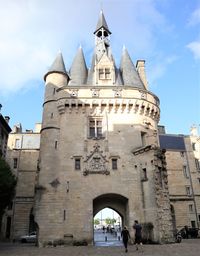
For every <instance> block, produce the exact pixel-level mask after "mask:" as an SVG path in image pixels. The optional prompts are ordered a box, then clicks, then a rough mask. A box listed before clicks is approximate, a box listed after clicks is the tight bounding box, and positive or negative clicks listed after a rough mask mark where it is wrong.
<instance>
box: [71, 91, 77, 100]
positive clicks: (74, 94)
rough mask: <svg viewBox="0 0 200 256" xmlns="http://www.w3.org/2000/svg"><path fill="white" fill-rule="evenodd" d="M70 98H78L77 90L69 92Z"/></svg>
mask: <svg viewBox="0 0 200 256" xmlns="http://www.w3.org/2000/svg"><path fill="white" fill-rule="evenodd" d="M70 97H72V98H75V97H78V90H77V89H74V90H70Z"/></svg>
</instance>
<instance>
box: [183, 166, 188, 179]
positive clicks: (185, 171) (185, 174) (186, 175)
mask: <svg viewBox="0 0 200 256" xmlns="http://www.w3.org/2000/svg"><path fill="white" fill-rule="evenodd" d="M183 175H184V176H185V178H189V170H188V166H187V165H183Z"/></svg>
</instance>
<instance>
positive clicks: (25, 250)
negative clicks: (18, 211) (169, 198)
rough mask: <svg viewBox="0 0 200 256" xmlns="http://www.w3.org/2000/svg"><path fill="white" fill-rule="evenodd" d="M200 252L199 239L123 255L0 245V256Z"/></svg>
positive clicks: (112, 253) (111, 250) (111, 254)
mask: <svg viewBox="0 0 200 256" xmlns="http://www.w3.org/2000/svg"><path fill="white" fill-rule="evenodd" d="M199 252H200V239H188V240H183V242H182V243H180V244H168V245H166V244H165V245H143V248H142V250H140V251H136V250H135V246H134V245H130V246H129V252H128V253H124V248H123V247H122V246H115V247H111V246H107V247H102V246H80V247H76V246H68V247H54V248H52V247H51V248H37V247H35V246H34V245H31V244H19V243H15V244H13V243H0V256H98V255H99V256H123V255H132V256H133V255H138V256H140V255H145V256H172V255H173V256H197V255H199Z"/></svg>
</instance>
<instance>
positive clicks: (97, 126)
mask: <svg viewBox="0 0 200 256" xmlns="http://www.w3.org/2000/svg"><path fill="white" fill-rule="evenodd" d="M89 136H90V137H91V138H101V137H102V120H101V119H94V118H91V119H90V120H89Z"/></svg>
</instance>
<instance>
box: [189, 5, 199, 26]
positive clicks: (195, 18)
mask: <svg viewBox="0 0 200 256" xmlns="http://www.w3.org/2000/svg"><path fill="white" fill-rule="evenodd" d="M199 23H200V8H198V9H196V10H194V11H193V12H192V14H191V16H190V17H189V20H188V25H189V26H194V25H198V24H199Z"/></svg>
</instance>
